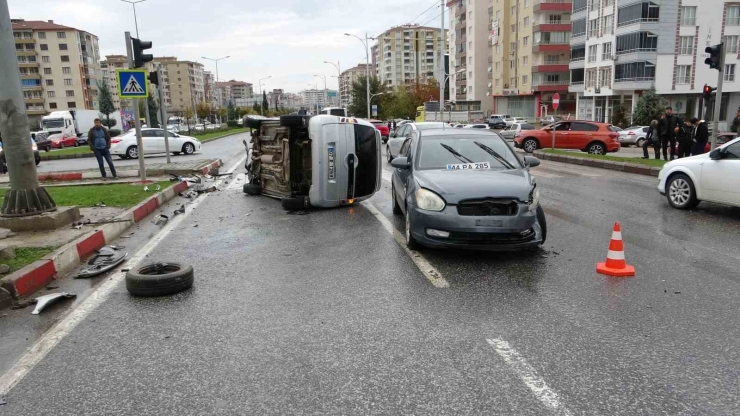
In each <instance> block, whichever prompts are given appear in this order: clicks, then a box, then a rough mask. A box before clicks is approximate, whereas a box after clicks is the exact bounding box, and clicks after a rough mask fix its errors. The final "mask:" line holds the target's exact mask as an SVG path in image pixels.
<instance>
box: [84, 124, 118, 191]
mask: <svg viewBox="0 0 740 416" xmlns="http://www.w3.org/2000/svg"><path fill="white" fill-rule="evenodd" d="M87 143H88V144H89V145H90V149H92V151H93V152H94V153H95V158H96V159H98V166H99V167H100V175H101V176H102V177H103V178H105V177H106V174H105V165H104V164H103V159H105V161H106V162H108V166H109V167H110V173H111V174H112V175H113V179H118V174H116V167H115V166H113V159H112V158H111V157H110V133H108V130H106V129H104V128H103V124H102V123H101V122H100V119H99V118H96V119H95V127H93V128H91V129H90V131H89V132H88V133H87Z"/></svg>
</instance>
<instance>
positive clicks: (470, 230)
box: [391, 129, 547, 250]
mask: <svg viewBox="0 0 740 416" xmlns="http://www.w3.org/2000/svg"><path fill="white" fill-rule="evenodd" d="M539 163H540V162H539V160H538V159H537V158H535V157H532V156H525V157H524V161H523V162H522V160H521V159H520V158H519V157H518V156H517V155H516V154H515V153H514V151H513V149H512V148H511V146H509V145H508V144H507V143H506V141H505V140H503V139H502V138H501V136H500V135H498V134H497V133H495V132H490V131H480V130H477V129H450V130H442V129H435V130H428V131H422V132H421V133H420V134H419V135H418V136H415V137H411V138H407V139H406V140H405V141H404V143H403V146H402V149H401V155H400V156H399V157H398V158H396V159H394V160H393V162H392V163H391V164H392V166H393V167H394V168H395V169H394V171H393V177H392V182H391V199H392V205H393V213H394V214H395V215H404V216H405V223H406V226H405V235H406V244H407V246H408V248H409V249H412V250H413V249H417V248H419V246H420V245H423V246H429V247H438V248H465V249H474V250H518V249H525V248H534V247H537V246H539V245H542V244H544V242H545V239H546V238H547V222H546V219H545V213H544V211H543V210H542V207H541V206H540V205H539V201H540V194H539V189H537V185H536V183H535V181H534V179H533V178H532V176H531V175H530V173H529V167H535V166H537V165H539Z"/></svg>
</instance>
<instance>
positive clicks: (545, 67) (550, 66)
mask: <svg viewBox="0 0 740 416" xmlns="http://www.w3.org/2000/svg"><path fill="white" fill-rule="evenodd" d="M569 70H570V68H569V66H568V63H566V61H558V62H552V63H545V64H542V65H532V72H533V73H534V72H568V71H569Z"/></svg>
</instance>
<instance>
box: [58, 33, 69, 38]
mask: <svg viewBox="0 0 740 416" xmlns="http://www.w3.org/2000/svg"><path fill="white" fill-rule="evenodd" d="M66 37H67V34H66V33H65V32H57V39H65V38H66Z"/></svg>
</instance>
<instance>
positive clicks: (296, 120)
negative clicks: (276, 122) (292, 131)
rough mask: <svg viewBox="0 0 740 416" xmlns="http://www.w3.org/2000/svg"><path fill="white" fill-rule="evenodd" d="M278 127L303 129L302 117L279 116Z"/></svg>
mask: <svg viewBox="0 0 740 416" xmlns="http://www.w3.org/2000/svg"><path fill="white" fill-rule="evenodd" d="M280 125H281V126H283V127H305V126H304V121H303V116H297V115H288V116H280Z"/></svg>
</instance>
